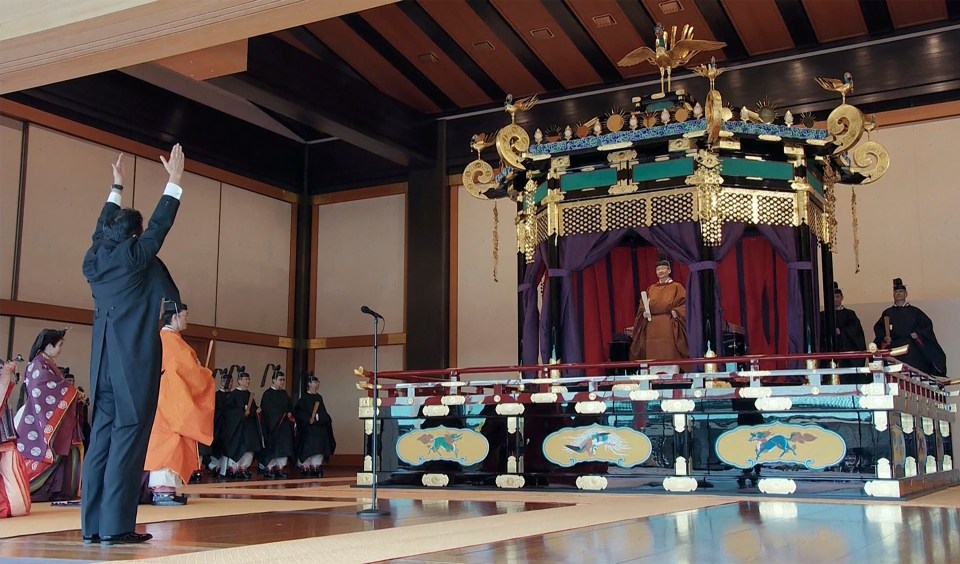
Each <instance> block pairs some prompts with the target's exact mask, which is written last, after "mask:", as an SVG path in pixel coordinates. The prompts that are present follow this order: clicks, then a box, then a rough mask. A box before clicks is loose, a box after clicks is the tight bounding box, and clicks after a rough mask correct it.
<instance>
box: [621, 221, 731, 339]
mask: <svg viewBox="0 0 960 564" xmlns="http://www.w3.org/2000/svg"><path fill="white" fill-rule="evenodd" d="M745 229H746V225H745V224H743V223H727V224H724V226H723V229H722V231H721V236H722V239H721V244H720V245H718V246H717V247H714V248H713V260H711V261H701V260H700V247H699V240H700V224H699V223H695V222H685V223H671V224H667V225H655V226H653V227H650V228H638V229H637V233H639V234H640V236H641V237H643V238H644V239H646V240H647V241H650V242H651V243H653V244H654V245H656V246H657V247H659V248H660V250H661V251H663V252H665V253H666V254H668V255H670V257H671V258H673V259H675V260H679V261H680V262H682V263H684V264H686V265H688V266H689V267H690V275H689V276H688V277H687V281H686V282H687V283H686V285H685V286H686V291H687V309H686V311H687V346H688V347H689V348H690V356H692V357H701V356H703V355H704V353H706V351H707V346H706V340H707V338H706V336H705V335H704V334H703V318H704V312H703V306H702V303H703V300H702V299H701V294H702V293H703V289H702V288H701V287H700V276H699V272H700V271H701V270H713V271H714V273H716V270H717V262H719V261H720V260H722V259H723V257H725V256H727V253H728V252H730V249H732V248H733V247H734V245H736V243H737V241H739V240H740V237H741V236H743V232H744V230H745ZM716 280H717V278H716V275H714V281H715V283H714V285H713V293H714V297H713V304H714V316H713V318H714V319H717V320H722V319H723V307H722V304H721V302H720V284H719V283H717V282H716ZM714 325H715V327H711V333H713V335H712V336H710V341H711V343H710V346H711V348H712V349H713V350H714V351H717V350H721V349H722V347H723V341H722V329H723V327H722V323H715V324H714Z"/></svg>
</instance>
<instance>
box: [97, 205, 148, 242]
mask: <svg viewBox="0 0 960 564" xmlns="http://www.w3.org/2000/svg"><path fill="white" fill-rule="evenodd" d="M103 234H104V235H105V236H106V237H107V239H110V240H111V241H117V242H121V241H126V240H127V239H129V238H130V237H133V236H137V237H139V236H140V235H142V234H143V215H142V214H141V213H140V212H138V211H137V210H135V209H133V208H123V209H119V210H117V211H116V212H115V213H114V214H113V215H111V216H110V217H108V218H107V220H106V221H104V222H103Z"/></svg>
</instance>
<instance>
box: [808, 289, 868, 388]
mask: <svg viewBox="0 0 960 564" xmlns="http://www.w3.org/2000/svg"><path fill="white" fill-rule="evenodd" d="M833 316H834V320H835V322H836V326H835V327H832V328H831V327H827V325H826V315H824V313H823V312H821V313H820V327H821V331H820V337H821V340H822V342H821V350H824V351H825V350H826V349H827V347H826V345H827V335H828V334H829V333H830V332H831V331H832V332H833V335H834V348H833V350H834V351H837V352H854V351H859V352H862V351H865V350H867V341H866V337H864V335H863V325H861V324H860V318H859V317H857V312H855V311H853V310H852V309H847V308H845V307H843V290H841V289H840V285H839V284H837V283H836V282H834V283H833ZM863 365H864V361H863V360H841V361H839V362H837V366H839V367H841V368H852V367H855V366H863ZM872 381H873V377H872V376H870V375H869V374H857V375H855V376H853V377H852V378H850V377H845V378H844V382H845V383H847V382H848V383H852V384H866V383H868V382H872Z"/></svg>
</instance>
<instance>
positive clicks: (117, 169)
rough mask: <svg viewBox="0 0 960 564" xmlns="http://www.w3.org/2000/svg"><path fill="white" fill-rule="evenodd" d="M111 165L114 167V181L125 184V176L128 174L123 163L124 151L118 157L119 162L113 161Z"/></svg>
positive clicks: (121, 184)
mask: <svg viewBox="0 0 960 564" xmlns="http://www.w3.org/2000/svg"><path fill="white" fill-rule="evenodd" d="M110 166H111V167H112V168H113V183H114V184H118V185H120V186H123V176H124V174H126V168H125V166H124V164H123V153H120V156H119V157H117V162H115V163H111V164H110Z"/></svg>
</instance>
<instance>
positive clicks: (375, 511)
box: [357, 315, 390, 519]
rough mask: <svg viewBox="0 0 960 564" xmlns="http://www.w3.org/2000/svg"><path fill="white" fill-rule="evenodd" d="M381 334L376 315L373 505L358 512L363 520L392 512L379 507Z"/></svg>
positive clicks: (374, 327)
mask: <svg viewBox="0 0 960 564" xmlns="http://www.w3.org/2000/svg"><path fill="white" fill-rule="evenodd" d="M378 333H380V318H379V317H377V316H376V315H374V316H373V432H372V433H371V435H373V439H372V445H371V448H372V449H373V453H372V454H371V456H370V462H371V464H372V466H371V468H370V469H371V471H372V473H373V483H372V486H371V497H372V498H373V499H372V503H371V504H370V508H369V509H361V510H360V511H357V516H358V517H360V518H361V519H378V518H380V517H383V516H386V515H390V511H388V510H386V509H380V508H379V507H377V482H378V481H379V480H378V479H377V470H378V469H379V466H380V464H379V461H380V451H379V445H378V442H379V441H377V431H378V430H379V429H378V428H377V421H378V419H377V412H379V411H380V407H379V406H378V405H377V403H378V400H379V398H380V388H379V387H378V385H377V349H378V346H377V335H378Z"/></svg>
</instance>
